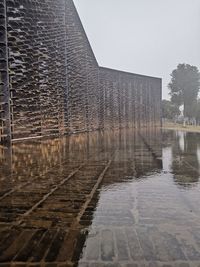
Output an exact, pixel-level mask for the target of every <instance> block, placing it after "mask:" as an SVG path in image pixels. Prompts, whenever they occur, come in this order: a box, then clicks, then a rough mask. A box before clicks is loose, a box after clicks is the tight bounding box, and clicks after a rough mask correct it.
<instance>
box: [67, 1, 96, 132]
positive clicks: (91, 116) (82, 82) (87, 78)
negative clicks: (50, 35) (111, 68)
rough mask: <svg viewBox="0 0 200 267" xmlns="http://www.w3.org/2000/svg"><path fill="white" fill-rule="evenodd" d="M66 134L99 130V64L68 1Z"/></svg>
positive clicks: (72, 6)
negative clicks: (67, 124) (67, 125)
mask: <svg viewBox="0 0 200 267" xmlns="http://www.w3.org/2000/svg"><path fill="white" fill-rule="evenodd" d="M66 32H67V39H66V47H67V73H68V97H67V100H68V104H67V107H68V121H69V127H68V131H69V132H77V131H89V130H95V129H98V127H99V124H98V113H99V112H98V106H99V91H98V63H97V61H96V59H95V56H94V54H93V51H92V49H91V46H90V43H89V41H88V39H87V36H86V34H85V31H84V29H83V26H82V23H81V21H80V18H79V16H78V13H77V11H76V8H75V6H74V3H73V2H72V1H71V0H66Z"/></svg>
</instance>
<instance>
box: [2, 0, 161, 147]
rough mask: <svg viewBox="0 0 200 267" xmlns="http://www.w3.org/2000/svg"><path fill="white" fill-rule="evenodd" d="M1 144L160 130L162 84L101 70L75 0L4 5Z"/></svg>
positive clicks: (10, 0) (12, 0) (20, 0)
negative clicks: (94, 133)
mask: <svg viewBox="0 0 200 267" xmlns="http://www.w3.org/2000/svg"><path fill="white" fill-rule="evenodd" d="M0 23H1V24H0V141H1V142H4V141H8V142H9V141H10V140H11V139H19V138H33V137H39V136H47V135H54V134H56V135H62V134H64V133H75V132H84V131H93V130H97V129H110V128H111V129H115V128H123V127H137V128H140V127H143V126H160V115H161V114H160V103H161V79H158V78H153V77H147V76H143V75H136V74H131V73H126V72H121V71H116V70H110V69H107V68H102V67H99V65H98V63H97V60H96V58H95V56H94V53H93V51H92V48H91V46H90V43H89V41H88V38H87V36H86V33H85V31H84V29H83V26H82V23H81V21H80V18H79V16H78V13H77V11H76V8H75V6H74V3H73V1H72V0H57V1H54V0H43V1H36V0H1V2H0Z"/></svg>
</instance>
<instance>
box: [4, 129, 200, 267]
mask: <svg viewBox="0 0 200 267" xmlns="http://www.w3.org/2000/svg"><path fill="white" fill-rule="evenodd" d="M199 172H200V134H198V133H186V132H176V131H161V130H158V129H151V130H149V129H144V130H142V131H133V130H130V129H129V130H115V131H107V132H106V131H104V132H92V133H83V134H77V135H73V136H70V137H62V138H54V139H52V138H49V139H35V140H27V141H23V142H18V143H13V145H12V147H9V148H6V147H0V266H1V265H2V266H11V264H12V266H79V267H101V266H110V267H111V266H119V267H143V266H145V267H150V266H152V267H156V266H162V267H170V266H175V267H188V266H190V267H192V266H195V267H200V195H199V193H200V183H199Z"/></svg>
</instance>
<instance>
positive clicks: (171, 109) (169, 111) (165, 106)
mask: <svg viewBox="0 0 200 267" xmlns="http://www.w3.org/2000/svg"><path fill="white" fill-rule="evenodd" d="M177 115H180V110H179V107H178V106H177V105H176V104H174V103H172V102H171V101H169V100H162V117H163V118H165V119H170V120H172V119H174V118H175V117H176V116H177Z"/></svg>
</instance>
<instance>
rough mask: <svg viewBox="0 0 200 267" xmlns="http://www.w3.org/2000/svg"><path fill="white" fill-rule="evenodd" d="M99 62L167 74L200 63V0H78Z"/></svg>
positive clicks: (165, 80) (165, 76) (166, 78)
mask: <svg viewBox="0 0 200 267" xmlns="http://www.w3.org/2000/svg"><path fill="white" fill-rule="evenodd" d="M74 2H75V5H76V7H77V9H78V12H79V15H80V17H81V20H82V23H83V26H84V28H85V30H86V33H87V35H88V38H89V40H90V43H91V46H92V48H93V50H94V53H95V55H96V58H97V60H98V63H99V64H100V65H101V66H104V67H110V68H115V69H119V70H125V71H130V72H134V73H140V74H145V75H150V76H156V77H161V78H163V98H169V97H168V89H167V84H168V83H169V81H170V73H171V72H172V70H173V69H175V68H176V66H177V65H178V63H188V64H191V65H195V66H197V67H198V68H199V69H200V0H74Z"/></svg>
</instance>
